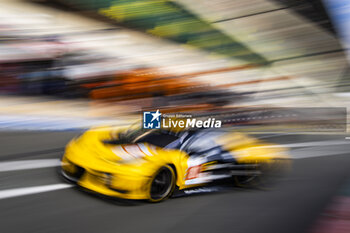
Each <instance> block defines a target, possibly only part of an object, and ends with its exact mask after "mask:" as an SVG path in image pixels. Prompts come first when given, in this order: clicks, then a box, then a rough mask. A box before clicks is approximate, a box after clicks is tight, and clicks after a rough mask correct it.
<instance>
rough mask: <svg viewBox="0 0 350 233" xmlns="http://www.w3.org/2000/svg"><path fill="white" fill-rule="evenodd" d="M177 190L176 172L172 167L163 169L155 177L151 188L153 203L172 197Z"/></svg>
mask: <svg viewBox="0 0 350 233" xmlns="http://www.w3.org/2000/svg"><path fill="white" fill-rule="evenodd" d="M174 189H175V172H174V170H173V169H172V168H171V167H170V166H164V167H161V168H160V169H159V170H158V171H157V172H156V173H155V175H154V176H153V179H152V181H151V187H150V197H149V200H150V201H151V202H160V201H163V200H165V199H167V198H168V197H170V196H171V194H172V193H173V191H174Z"/></svg>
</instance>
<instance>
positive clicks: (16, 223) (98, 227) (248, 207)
mask: <svg viewBox="0 0 350 233" xmlns="http://www.w3.org/2000/svg"><path fill="white" fill-rule="evenodd" d="M76 133H77V132H3V133H0V148H1V152H0V232H1V233H11V232H20V233H23V232H35V233H44V232H45V233H48V232H50V233H51V232H60V233H62V232H65V233H75V232H84V233H89V232H94V233H104V232H106V233H107V232H113V233H116V232H117V233H119V232H121V233H124V232H125V233H126V232H130V233H134V232H152V233H155V232H167V233H171V232H177V233H178V232H220V233H223V232H236V233H240V232H244V233H253V232H263V233H265V232H266V233H275V232H276V233H289V232H290V233H299V232H308V230H309V229H310V227H311V226H312V225H313V224H314V221H315V219H316V218H317V216H318V214H319V213H320V212H321V211H322V210H323V208H325V206H326V205H327V203H328V202H329V201H330V199H331V197H332V196H333V195H335V193H336V192H337V191H338V189H339V187H340V186H341V185H342V184H343V183H344V182H345V181H346V179H347V178H348V176H349V175H350V156H349V151H350V150H349V149H350V140H346V139H345V136H343V135H334V136H329V135H328V136H327V135H307V136H306V135H285V136H283V135H282V136H281V135H262V136H263V137H265V140H269V141H272V142H277V143H281V144H287V145H289V146H290V147H291V154H292V156H293V157H294V158H298V159H295V160H294V166H293V170H292V171H291V172H290V174H289V175H287V176H286V177H284V178H283V179H281V180H280V181H279V182H278V183H277V184H276V185H275V186H274V188H273V189H271V190H246V189H238V188H237V189H233V190H230V191H226V192H221V193H210V194H205V195H192V196H188V197H179V198H173V199H169V200H167V201H165V202H162V203H157V204H149V203H143V202H140V203H139V202H137V203H133V204H130V203H123V202H122V203H119V202H110V201H107V200H103V199H100V198H98V197H95V196H93V195H88V194H86V193H84V192H82V191H80V190H78V189H76V188H62V189H60V188H57V189H56V190H51V191H47V190H46V191H47V192H44V191H42V192H41V191H38V192H37V193H32V194H28V193H27V194H23V193H22V194H21V195H20V196H16V195H15V194H16V191H17V192H19V193H21V192H22V191H23V190H22V189H23V188H29V187H48V186H49V185H55V184H62V183H63V184H64V182H63V181H62V179H61V178H60V177H59V176H58V175H57V167H55V164H53V165H52V164H51V165H50V163H49V165H48V164H47V163H45V161H56V160H55V159H57V158H59V157H60V156H61V155H62V153H63V147H64V145H65V144H66V143H67V142H68V141H69V140H70V139H71V138H72V137H73V136H74V135H75V134H76ZM23 160H26V161H27V160H30V161H31V160H37V161H41V162H38V163H37V164H39V165H40V164H42V165H43V166H42V167H40V166H39V167H37V168H33V167H32V168H28V167H27V168H24V167H23V166H22V167H21V166H17V167H16V166H12V165H11V166H9V165H8V162H9V161H12V162H13V161H17V162H19V161H20V162H19V163H21V162H23ZM30 164H33V163H32V162H31V163H30ZM2 165H3V166H2ZM4 167H5V168H10V169H8V170H6V169H4ZM1 169H2V170H1ZM11 169H12V170H11ZM50 187H51V186H50ZM14 190H15V191H14ZM18 190H19V191H18ZM21 190H22V191H21Z"/></svg>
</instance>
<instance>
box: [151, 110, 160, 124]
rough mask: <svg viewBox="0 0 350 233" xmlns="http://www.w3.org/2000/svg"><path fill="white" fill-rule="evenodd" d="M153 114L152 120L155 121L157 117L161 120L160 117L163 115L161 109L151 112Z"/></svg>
mask: <svg viewBox="0 0 350 233" xmlns="http://www.w3.org/2000/svg"><path fill="white" fill-rule="evenodd" d="M151 115H152V116H153V118H152V120H151V122H152V121H154V120H155V119H157V121H159V117H160V116H161V115H162V114H161V113H159V109H158V110H157V111H156V112H155V113H151Z"/></svg>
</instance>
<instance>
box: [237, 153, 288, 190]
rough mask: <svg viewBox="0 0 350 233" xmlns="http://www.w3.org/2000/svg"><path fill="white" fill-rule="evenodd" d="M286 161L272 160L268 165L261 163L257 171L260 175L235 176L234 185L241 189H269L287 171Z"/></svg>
mask: <svg viewBox="0 0 350 233" xmlns="http://www.w3.org/2000/svg"><path fill="white" fill-rule="evenodd" d="M289 165H290V164H289V161H288V160H278V159H277V160H273V161H270V162H269V163H261V164H260V167H259V169H258V171H260V172H261V174H260V175H250V176H235V177H234V183H235V185H236V186H238V187H242V188H259V189H269V188H271V187H272V186H273V185H274V184H275V183H276V182H277V181H278V180H279V179H280V178H281V177H283V176H284V175H285V174H286V172H287V171H288V167H289Z"/></svg>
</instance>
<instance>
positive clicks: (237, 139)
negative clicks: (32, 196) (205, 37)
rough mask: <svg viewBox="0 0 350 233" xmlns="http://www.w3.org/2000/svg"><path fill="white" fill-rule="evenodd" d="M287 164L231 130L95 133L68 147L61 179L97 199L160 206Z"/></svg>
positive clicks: (274, 148) (255, 179)
mask: <svg viewBox="0 0 350 233" xmlns="http://www.w3.org/2000/svg"><path fill="white" fill-rule="evenodd" d="M288 161H289V159H288V154H287V151H286V150H285V149H284V148H282V147H280V146H279V145H273V144H267V143H263V142H262V141H260V140H258V139H255V138H253V137H250V136H247V135H245V134H243V133H239V132H232V131H230V130H223V129H220V130H217V129H216V130H213V129H195V130H194V129H192V130H182V131H171V130H164V129H157V130H146V129H142V128H141V127H135V126H132V127H100V128H95V129H91V130H88V131H86V132H85V133H84V134H82V135H81V136H80V137H76V138H74V139H73V140H72V141H71V142H70V143H69V144H68V145H67V147H66V150H65V154H64V156H63V158H62V161H61V162H62V166H61V173H62V175H63V176H64V177H65V178H66V179H68V180H69V181H72V182H74V183H76V184H77V185H78V186H80V187H83V188H84V189H87V190H90V191H93V192H95V193H98V194H102V195H106V196H110V197H117V198H123V199H143V200H149V201H151V202H159V201H162V200H165V199H167V198H168V197H170V196H171V195H172V194H173V193H174V191H177V192H181V191H182V192H184V191H185V192H186V191H187V193H191V192H190V191H188V190H191V189H192V190H193V189H197V190H206V189H203V186H206V187H207V186H208V185H211V184H214V183H216V182H220V183H228V184H236V185H240V186H248V185H249V186H251V185H255V184H258V183H261V182H262V181H263V180H264V179H266V178H267V177H268V176H269V175H270V174H273V171H274V172H275V171H277V170H278V171H279V170H280V168H281V165H282V164H283V167H284V166H285V165H286V164H288ZM194 192H196V191H194Z"/></svg>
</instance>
